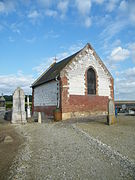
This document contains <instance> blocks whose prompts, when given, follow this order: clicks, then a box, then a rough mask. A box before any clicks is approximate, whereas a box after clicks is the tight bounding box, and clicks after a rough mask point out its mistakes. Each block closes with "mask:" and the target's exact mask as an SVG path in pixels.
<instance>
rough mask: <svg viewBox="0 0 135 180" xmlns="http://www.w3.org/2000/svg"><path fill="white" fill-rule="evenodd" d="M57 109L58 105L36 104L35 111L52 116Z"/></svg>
mask: <svg viewBox="0 0 135 180" xmlns="http://www.w3.org/2000/svg"><path fill="white" fill-rule="evenodd" d="M55 109H56V106H35V107H34V111H35V112H44V113H45V115H46V116H48V117H50V116H51V117H52V116H53V111H54V110H55Z"/></svg>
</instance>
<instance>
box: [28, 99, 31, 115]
mask: <svg viewBox="0 0 135 180" xmlns="http://www.w3.org/2000/svg"><path fill="white" fill-rule="evenodd" d="M27 118H31V114H30V105H29V96H27Z"/></svg>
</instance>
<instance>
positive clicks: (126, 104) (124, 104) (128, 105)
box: [115, 100, 135, 112]
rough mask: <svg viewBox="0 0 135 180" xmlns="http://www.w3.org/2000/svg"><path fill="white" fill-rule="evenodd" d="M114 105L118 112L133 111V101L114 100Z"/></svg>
mask: <svg viewBox="0 0 135 180" xmlns="http://www.w3.org/2000/svg"><path fill="white" fill-rule="evenodd" d="M115 106H117V109H118V112H126V111H129V110H133V111H135V101H131V100H129V101H128V100H127V101H115Z"/></svg>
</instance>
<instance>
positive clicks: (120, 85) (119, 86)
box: [115, 67, 135, 100]
mask: <svg viewBox="0 0 135 180" xmlns="http://www.w3.org/2000/svg"><path fill="white" fill-rule="evenodd" d="M134 77H135V67H133V68H129V69H126V70H124V71H121V72H118V73H117V78H116V80H115V94H116V99H118V100H134V99H135V93H134V92H135V78H134Z"/></svg>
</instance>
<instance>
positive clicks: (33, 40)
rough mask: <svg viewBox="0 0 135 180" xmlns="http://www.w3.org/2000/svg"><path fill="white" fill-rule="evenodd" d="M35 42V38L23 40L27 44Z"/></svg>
mask: <svg viewBox="0 0 135 180" xmlns="http://www.w3.org/2000/svg"><path fill="white" fill-rule="evenodd" d="M36 40H37V38H36V37H35V36H34V37H32V38H30V39H25V41H26V42H27V43H34V42H35V41H36Z"/></svg>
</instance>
